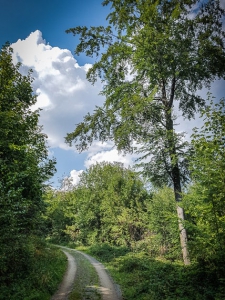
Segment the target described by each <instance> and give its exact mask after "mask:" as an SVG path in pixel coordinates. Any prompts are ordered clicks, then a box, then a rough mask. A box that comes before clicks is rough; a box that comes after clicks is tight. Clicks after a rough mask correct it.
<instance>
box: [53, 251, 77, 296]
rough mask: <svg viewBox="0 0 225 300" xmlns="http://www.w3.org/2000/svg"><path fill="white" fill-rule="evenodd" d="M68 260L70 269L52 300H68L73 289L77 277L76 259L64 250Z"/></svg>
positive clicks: (68, 268)
mask: <svg viewBox="0 0 225 300" xmlns="http://www.w3.org/2000/svg"><path fill="white" fill-rule="evenodd" d="M62 251H63V252H64V253H65V255H66V256H67V259H68V267H67V270H66V273H65V275H64V277H63V281H62V283H61V284H60V286H59V288H58V290H57V291H56V293H55V294H54V295H53V296H52V298H51V300H67V299H68V296H69V294H70V293H71V291H72V289H73V284H74V280H75V275H76V263H75V259H74V257H73V256H72V255H71V254H69V253H68V252H67V251H65V250H62Z"/></svg>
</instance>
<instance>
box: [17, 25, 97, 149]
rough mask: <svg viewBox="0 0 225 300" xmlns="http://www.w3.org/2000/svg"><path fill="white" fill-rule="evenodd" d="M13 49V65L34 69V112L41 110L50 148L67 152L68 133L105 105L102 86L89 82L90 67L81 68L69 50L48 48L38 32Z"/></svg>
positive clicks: (41, 120) (20, 41) (23, 69)
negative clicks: (96, 108) (88, 113)
mask: <svg viewBox="0 0 225 300" xmlns="http://www.w3.org/2000/svg"><path fill="white" fill-rule="evenodd" d="M12 48H13V49H14V56H13V58H14V62H18V61H20V62H21V63H22V71H23V72H27V71H28V70H29V69H32V70H33V77H34V79H35V80H34V82H33V89H34V92H35V93H36V94H37V95H38V97H37V103H36V105H35V106H34V109H37V108H38V107H40V108H42V111H41V115H40V123H41V124H42V125H43V127H44V132H45V133H46V134H47V135H48V137H49V144H50V146H51V147H60V148H62V149H68V148H69V147H68V146H67V145H66V144H65V143H64V137H65V136H66V134H67V133H68V132H71V131H73V130H74V128H75V124H77V123H79V122H81V121H82V119H83V116H84V115H85V114H86V113H87V112H88V111H90V112H91V111H92V110H93V109H94V107H95V105H101V104H102V102H103V98H102V97H101V96H99V95H98V94H99V92H100V90H101V84H100V83H99V82H97V84H96V85H95V86H92V85H91V84H90V83H89V82H88V81H87V80H86V72H87V70H88V69H89V68H90V67H91V65H90V64H87V65H84V66H79V65H78V63H77V61H76V59H75V58H74V57H73V55H72V54H71V52H70V51H69V50H67V49H60V48H58V47H51V46H50V45H47V44H46V41H45V40H44V39H43V38H42V33H41V32H40V31H39V30H37V31H35V32H32V33H31V34H30V35H29V36H28V37H27V38H26V39H25V40H18V41H17V42H16V43H14V44H12Z"/></svg>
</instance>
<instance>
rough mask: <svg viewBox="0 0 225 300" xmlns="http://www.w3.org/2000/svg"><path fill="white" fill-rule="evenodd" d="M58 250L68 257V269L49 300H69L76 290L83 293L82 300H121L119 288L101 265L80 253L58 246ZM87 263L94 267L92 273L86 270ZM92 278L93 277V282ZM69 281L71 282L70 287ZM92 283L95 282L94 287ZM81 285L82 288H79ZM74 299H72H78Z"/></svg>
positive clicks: (88, 269)
mask: <svg viewBox="0 0 225 300" xmlns="http://www.w3.org/2000/svg"><path fill="white" fill-rule="evenodd" d="M60 248H61V249H62V251H63V252H64V253H65V254H66V255H67V257H68V269H67V272H66V274H65V276H64V279H63V281H62V283H61V285H60V287H59V289H58V291H57V292H56V293H55V294H54V296H53V297H52V298H51V300H67V299H70V298H69V294H71V291H72V289H73V291H72V295H71V297H73V295H75V294H76V293H77V291H76V289H78V290H79V293H80V292H81V291H83V293H85V295H82V298H83V296H84V298H83V299H86V298H87V299H90V300H98V299H102V300H122V294H121V291H120V288H119V286H118V285H116V284H115V283H114V282H113V280H112V278H111V277H110V275H109V274H108V272H107V270H106V268H105V267H104V266H103V264H102V263H100V262H99V261H97V260H96V259H95V258H93V257H91V256H90V255H87V254H85V253H83V252H81V251H77V250H74V249H71V248H67V247H63V246H60ZM68 252H69V253H68ZM88 263H89V264H91V265H92V266H93V267H94V272H92V271H91V269H90V268H89V267H88V268H87V264H88ZM71 268H72V269H73V273H71ZM69 270H70V272H69ZM87 273H92V274H87ZM93 277H95V278H94V280H93ZM96 277H97V278H96ZM72 278H73V279H72ZM71 279H72V282H73V283H72V286H71ZM93 282H95V283H94V285H93ZM81 284H82V285H83V287H81V286H80V285H81ZM76 297H77V296H75V297H74V299H78V298H76ZM78 297H79V295H78ZM71 299H73V298H71Z"/></svg>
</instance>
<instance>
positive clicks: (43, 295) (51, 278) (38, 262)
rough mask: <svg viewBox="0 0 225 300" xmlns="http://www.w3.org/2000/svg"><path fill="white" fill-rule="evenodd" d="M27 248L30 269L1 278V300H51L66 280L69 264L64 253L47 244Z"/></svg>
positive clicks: (36, 244)
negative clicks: (64, 277) (63, 278)
mask: <svg viewBox="0 0 225 300" xmlns="http://www.w3.org/2000/svg"><path fill="white" fill-rule="evenodd" d="M26 247H27V248H29V249H27V252H26V256H27V257H26V259H27V266H26V268H24V269H23V268H21V269H20V272H19V273H18V272H17V273H16V272H14V276H11V274H6V276H5V280H4V278H0V281H1V284H0V299H1V300H6V299H10V300H49V299H50V297H51V296H52V295H53V294H54V292H55V290H56V289H57V287H58V285H59V283H60V282H61V280H62V277H63V274H64V273H65V271H66V268H67V260H66V257H65V255H64V254H63V253H62V252H61V250H59V249H57V248H55V247H53V246H50V245H46V244H45V242H43V241H38V242H37V241H36V242H35V243H32V247H31V245H29V244H28V245H26Z"/></svg>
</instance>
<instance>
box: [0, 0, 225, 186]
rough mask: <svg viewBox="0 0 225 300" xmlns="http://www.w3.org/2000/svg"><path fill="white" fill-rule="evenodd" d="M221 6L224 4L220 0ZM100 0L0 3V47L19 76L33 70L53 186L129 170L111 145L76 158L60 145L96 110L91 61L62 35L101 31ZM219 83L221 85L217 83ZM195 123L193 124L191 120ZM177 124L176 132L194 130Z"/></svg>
mask: <svg viewBox="0 0 225 300" xmlns="http://www.w3.org/2000/svg"><path fill="white" fill-rule="evenodd" d="M223 1H224V0H223ZM101 2H102V0H83V1H79V0H64V1H62V0H54V1H53V0H51V1H48V0H45V1H43V0H38V1H37V0H0V32H1V35H0V44H1V45H3V44H4V43H5V42H6V41H9V42H10V43H12V47H13V49H14V61H15V62H17V61H18V60H19V61H21V62H22V64H23V71H24V72H26V71H27V70H28V69H30V68H32V69H33V71H34V72H33V76H34V78H35V81H34V83H33V89H34V92H35V93H36V94H37V95H38V101H37V106H36V108H37V107H40V108H42V111H41V116H40V124H41V125H43V131H44V132H45V133H46V134H47V135H48V137H49V138H48V143H49V146H50V156H53V157H55V158H56V160H57V173H56V175H55V176H54V177H53V179H52V182H53V185H54V186H58V185H59V183H58V181H59V180H60V179H62V178H63V177H65V176H71V178H73V180H74V183H76V182H77V179H78V175H79V174H80V172H82V170H85V169H86V168H87V167H89V166H90V165H91V164H93V163H95V162H96V161H98V162H100V161H103V160H106V161H120V162H122V163H124V164H125V166H128V165H132V163H133V160H134V158H135V157H134V156H132V155H126V156H122V155H121V154H118V152H117V151H116V149H114V148H113V144H112V143H105V144H100V143H98V142H96V143H94V144H93V145H92V146H91V147H90V149H89V150H88V151H86V152H84V153H82V154H79V153H77V152H76V150H75V149H74V148H69V147H68V145H66V144H65V143H64V137H65V135H66V133H68V132H71V131H72V130H73V129H74V128H75V124H77V123H79V122H80V121H82V118H83V116H84V115H85V114H86V113H87V112H91V111H93V109H94V107H95V105H101V104H102V103H103V100H104V99H103V98H102V97H101V96H99V92H100V90H101V87H102V86H101V83H100V82H97V83H96V85H95V86H92V85H91V84H90V83H89V82H87V80H86V72H87V70H88V68H89V67H90V64H91V63H93V61H92V60H91V59H90V58H87V57H85V55H80V56H79V57H75V56H74V54H73V51H74V48H75V46H76V44H77V43H78V39H77V38H75V37H73V36H72V35H71V34H66V33H65V30H66V29H69V28H71V27H75V26H78V25H85V26H89V25H93V26H98V25H104V24H105V19H106V16H107V14H108V12H109V7H102V5H101ZM223 83H224V82H223ZM223 83H221V82H216V83H215V84H214V86H213V93H214V94H216V95H217V96H218V97H222V96H224V89H223ZM196 122H197V123H198V120H196ZM196 122H195V123H194V122H193V121H192V123H191V125H190V122H188V121H185V122H183V121H182V130H188V129H189V128H191V127H194V126H195V125H196Z"/></svg>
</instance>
